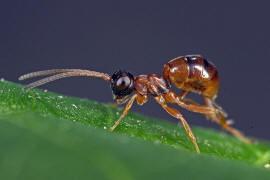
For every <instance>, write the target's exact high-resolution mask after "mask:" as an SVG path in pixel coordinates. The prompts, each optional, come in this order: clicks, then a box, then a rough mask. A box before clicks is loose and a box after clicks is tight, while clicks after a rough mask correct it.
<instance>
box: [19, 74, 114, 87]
mask: <svg viewBox="0 0 270 180" xmlns="http://www.w3.org/2000/svg"><path fill="white" fill-rule="evenodd" d="M49 74H56V75H53V76H49V77H47V78H43V79H41V80H38V81H35V82H33V83H30V84H28V85H26V86H25V87H24V88H23V90H27V89H32V88H34V87H37V86H41V85H43V84H46V83H49V82H52V81H55V80H58V79H62V78H67V77H72V76H90V77H97V78H102V79H104V80H105V81H107V82H109V81H110V80H111V77H110V75H108V74H106V73H100V72H96V71H89V70H81V69H52V70H45V71H37V72H32V73H29V74H25V75H22V76H20V77H19V80H25V79H28V78H33V77H38V76H45V75H49Z"/></svg>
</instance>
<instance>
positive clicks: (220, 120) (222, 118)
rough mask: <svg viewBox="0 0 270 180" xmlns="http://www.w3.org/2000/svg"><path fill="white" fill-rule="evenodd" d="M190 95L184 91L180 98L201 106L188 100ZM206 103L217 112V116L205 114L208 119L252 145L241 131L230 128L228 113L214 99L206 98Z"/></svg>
mask: <svg viewBox="0 0 270 180" xmlns="http://www.w3.org/2000/svg"><path fill="white" fill-rule="evenodd" d="M188 93H189V92H188V91H182V93H181V94H180V98H181V99H182V101H184V102H185V103H189V104H192V105H199V104H198V103H196V102H195V101H193V100H191V99H188V98H186V96H187V95H188ZM204 101H205V106H206V107H209V108H211V109H216V110H217V113H216V114H213V113H209V114H205V116H206V118H207V119H211V120H213V121H214V122H216V123H217V124H219V125H220V126H221V127H222V128H224V129H225V130H226V131H227V132H229V133H231V134H232V135H234V136H235V137H237V138H238V139H240V140H241V141H244V142H246V143H251V140H250V139H248V138H247V137H245V136H244V135H243V134H242V133H241V132H240V131H239V130H237V129H235V128H233V127H230V125H229V123H228V121H227V120H226V117H227V113H226V112H225V111H224V110H223V109H222V108H221V107H220V106H218V105H217V104H216V103H215V102H214V101H213V100H212V99H210V98H207V97H205V98H204Z"/></svg>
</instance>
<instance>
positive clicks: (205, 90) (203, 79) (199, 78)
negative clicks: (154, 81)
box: [163, 55, 219, 99]
mask: <svg viewBox="0 0 270 180" xmlns="http://www.w3.org/2000/svg"><path fill="white" fill-rule="evenodd" d="M163 77H164V79H165V80H166V81H171V82H172V83H173V84H174V85H175V86H176V87H178V88H181V89H183V90H186V91H191V92H195V93H199V94H202V95H203V96H206V97H209V98H211V99H215V98H216V95H217V93H218V88H219V75H218V72H217V70H216V67H215V66H214V65H213V64H212V63H211V62H209V61H207V60H206V59H204V58H203V57H202V56H199V55H188V56H181V57H178V58H175V59H173V60H171V61H169V62H168V63H167V64H165V65H164V69H163Z"/></svg>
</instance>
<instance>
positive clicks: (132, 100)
mask: <svg viewBox="0 0 270 180" xmlns="http://www.w3.org/2000/svg"><path fill="white" fill-rule="evenodd" d="M136 97H137V94H134V95H133V96H132V97H131V98H130V100H129V101H128V103H127V105H126V107H125V110H124V111H123V113H122V115H121V116H120V117H119V119H118V120H117V121H116V122H115V124H114V125H113V126H112V127H111V128H110V131H113V130H114V129H115V128H116V126H117V125H118V124H119V123H120V121H121V120H122V119H123V118H124V117H125V116H126V115H127V113H128V111H129V110H130V108H131V107H132V104H133V102H134V100H135V99H136Z"/></svg>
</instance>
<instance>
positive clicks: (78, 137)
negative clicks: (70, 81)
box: [0, 81, 270, 179]
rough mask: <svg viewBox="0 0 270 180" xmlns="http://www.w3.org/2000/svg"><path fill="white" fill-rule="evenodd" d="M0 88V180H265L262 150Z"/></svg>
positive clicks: (95, 106) (266, 155)
mask: <svg viewBox="0 0 270 180" xmlns="http://www.w3.org/2000/svg"><path fill="white" fill-rule="evenodd" d="M21 88H22V86H21V85H18V84H14V83H10V82H6V81H2V82H0V179H89V178H91V179H164V178H165V177H166V178H178V179H180V178H183V179H255V178H257V179H270V171H269V170H268V169H264V165H265V164H267V163H270V146H269V145H268V144H266V143H265V142H261V141H259V140H258V142H257V143H256V144H245V143H242V142H240V141H238V140H237V139H235V138H234V137H232V136H230V135H227V134H224V133H222V132H217V131H214V130H210V129H204V128H195V127H192V129H193V132H194V134H195V135H196V137H197V140H198V145H199V147H200V150H201V154H200V155H198V154H196V153H195V152H194V151H195V150H194V146H193V144H192V142H191V141H190V140H189V138H188V137H187V135H186V132H185V131H184V130H183V128H179V127H177V126H176V125H175V124H171V123H166V122H162V121H159V120H157V119H154V118H149V117H145V116H142V115H140V114H137V113H132V112H131V113H129V114H128V116H127V117H126V118H124V119H123V120H122V121H121V123H120V125H119V126H118V127H117V128H116V129H115V132H114V133H110V132H109V131H108V129H109V127H111V126H112V125H113V124H114V122H115V121H116V120H117V118H118V117H119V116H120V114H121V112H122V109H121V108H116V107H113V106H111V105H107V104H102V103H97V102H93V101H89V100H86V99H79V98H74V97H67V96H64V95H59V94H55V93H51V92H44V91H42V90H38V89H34V90H30V91H26V92H23V91H22V90H21Z"/></svg>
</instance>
